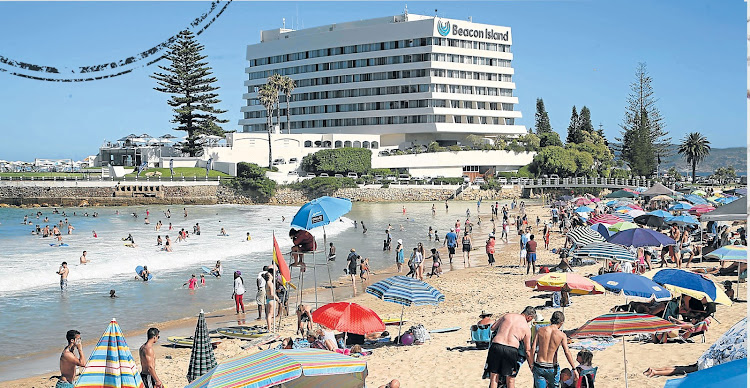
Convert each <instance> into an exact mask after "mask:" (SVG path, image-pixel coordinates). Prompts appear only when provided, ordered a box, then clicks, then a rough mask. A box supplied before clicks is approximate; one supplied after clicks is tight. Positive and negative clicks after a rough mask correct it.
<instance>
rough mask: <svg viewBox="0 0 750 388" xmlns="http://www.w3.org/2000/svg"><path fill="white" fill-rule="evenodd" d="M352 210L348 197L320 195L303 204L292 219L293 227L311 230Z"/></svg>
mask: <svg viewBox="0 0 750 388" xmlns="http://www.w3.org/2000/svg"><path fill="white" fill-rule="evenodd" d="M351 210H352V201H350V200H349V199H346V198H337V197H328V196H324V197H320V198H316V199H313V200H312V201H310V202H308V203H306V204H304V205H302V207H301V208H300V209H299V210H298V211H297V214H295V215H294V218H293V219H292V227H296V228H300V229H305V230H310V229H312V228H317V227H319V226H325V225H328V224H330V223H331V222H332V221H335V220H337V219H338V218H340V217H341V216H343V215H344V214H346V213H349V211H351Z"/></svg>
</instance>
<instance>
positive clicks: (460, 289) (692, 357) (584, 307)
mask: <svg viewBox="0 0 750 388" xmlns="http://www.w3.org/2000/svg"><path fill="white" fill-rule="evenodd" d="M511 214H514V213H511ZM527 214H528V215H529V220H536V216H537V215H540V217H541V218H542V219H543V220H546V219H548V218H549V209H546V208H542V207H541V206H529V207H527ZM475 218H476V217H472V219H475ZM530 224H535V222H531V223H530ZM491 229H492V224H491V223H490V222H489V214H483V215H482V227H481V228H478V227H475V228H474V233H473V240H474V246H475V247H474V248H475V250H474V251H473V252H472V263H471V266H470V267H469V268H464V265H463V264H462V260H461V258H460V256H458V255H457V257H456V258H454V260H453V269H454V270H452V271H449V272H445V273H444V274H443V275H442V276H441V277H439V278H437V277H433V278H428V277H425V281H427V282H428V283H430V284H431V285H433V286H434V287H436V288H437V289H439V290H440V291H441V292H443V293H444V294H445V302H444V303H441V304H440V305H438V306H419V307H410V308H406V310H405V313H404V318H405V319H407V320H408V323H407V324H406V328H408V327H409V326H411V325H416V324H420V323H421V324H423V325H424V326H425V327H426V328H427V329H428V330H433V329H440V328H449V327H455V326H460V327H461V329H460V330H458V331H455V332H451V333H444V334H433V335H432V339H431V340H429V341H427V342H426V343H425V344H423V345H415V346H394V345H388V346H380V347H377V348H376V349H375V350H374V351H373V354H372V355H370V356H367V357H366V360H367V362H368V371H369V375H368V377H367V384H368V386H371V387H377V386H379V385H381V384H384V383H386V382H387V381H389V380H390V379H393V378H397V379H399V380H400V381H401V384H402V387H437V386H442V387H454V386H462V387H463V386H466V387H479V386H485V385H487V384H488V382H489V381H488V380H482V379H481V375H482V371H483V366H484V363H485V358H486V356H487V351H486V350H474V349H473V347H472V345H471V344H468V343H467V340H468V339H469V327H470V326H471V325H472V324H475V323H476V322H477V321H478V320H479V314H480V312H481V311H483V310H484V311H486V312H491V313H493V314H494V317H495V318H497V317H499V316H500V315H501V314H503V313H507V312H516V313H517V312H520V311H521V310H522V309H523V308H524V307H525V306H528V305H531V306H543V305H544V304H545V302H546V301H547V300H549V294H548V293H542V292H536V291H533V290H532V289H529V288H526V287H525V286H524V284H523V281H524V280H525V279H527V278H528V277H529V276H527V275H526V272H525V268H524V269H520V268H518V267H517V265H518V236H516V235H515V233H514V232H513V231H512V232H511V235H512V236H511V240H510V243H509V244H507V245H506V244H504V242H502V241H500V240H498V241H497V245H496V248H497V253H496V254H495V257H496V260H497V263H496V266H495V267H489V266H488V265H487V261H486V258H487V256H486V254H485V253H484V241H485V239H486V238H487V233H488V232H490V231H491ZM425 231H426V226H425ZM537 232H538V233H537V234H538V235H541V232H540V231H537ZM425 239H426V235H425ZM537 240H539V241H540V244H539V245H540V248H539V254H538V256H539V259H538V263H540V264H557V263H558V262H559V259H558V257H557V255H554V254H552V252H551V251H547V250H544V248H543V242H541V238H537ZM563 242H564V240H563V237H562V236H561V235H560V234H559V233H557V232H556V231H555V232H554V233H552V235H551V242H550V248H557V247H561V246H562V245H563ZM406 248H407V249H409V248H410V247H406ZM441 257H442V258H443V263H444V266H445V267H449V264H448V255H447V251H445V249H441ZM715 264H716V263H703V264H699V263H694V266H695V267H702V266H707V265H715ZM598 269H599V265H590V266H586V267H577V268H576V272H577V273H579V274H581V275H586V274H591V273H596V272H597V271H598ZM395 272H396V271H395V268H390V269H388V270H386V271H379V273H377V275H376V276H375V277H373V278H372V279H371V280H370V281H369V282H368V284H371V283H372V282H374V281H377V280H379V279H382V278H385V277H388V276H392V275H394V274H395ZM734 279H735V278H731V277H716V278H715V279H714V280H715V281H717V282H719V281H723V280H734ZM335 283H336V284H335V286H336V291H337V293H338V294H337V295H338V296H337V300H338V298H342V297H343V298H346V299H347V300H350V301H353V302H356V303H359V304H362V305H364V306H367V307H370V308H372V309H373V310H375V311H376V312H377V313H378V314H379V315H380V317H381V318H397V317H398V316H399V314H400V312H401V306H400V305H397V304H393V303H387V302H383V301H381V300H378V299H376V298H375V297H373V296H372V295H369V294H365V293H364V292H363V290H364V285H362V284H361V283H359V282H358V284H357V286H358V292H357V296H352V289H351V285H350V284H351V283H349V282H347V281H345V279H343V277H342V278H339V279H337V280H336V281H335ZM746 293H747V288H746V284H742V285H741V287H740V295H741V296H740V299H742V300H743V301H742V302H739V303H734V304H733V305H732V306H718V308H717V310H718V311H717V313H716V318H717V319H718V321H716V320H715V321H714V322H713V323H712V325H711V327H710V330H709V331H708V332H707V333H706V335H705V339H706V341H705V343H703V342H701V337H700V336H698V337H694V338H693V339H692V341H693V342H690V343H684V344H678V343H670V344H664V345H657V344H650V343H648V344H647V343H643V342H631V341H630V340H626V345H625V346H626V353H627V363H628V364H627V367H628V379H629V383H630V384H631V386H633V387H654V388H656V387H662V386H663V385H664V382H665V380H666V379H668V378H665V377H660V378H647V377H645V376H643V375H642V372H643V371H644V370H645V369H646V368H648V367H662V366H672V365H689V364H692V363H694V362H695V361H696V359H697V358H698V357H699V356H700V355H701V354H702V353H703V352H704V351H705V350H706V349H707V348H708V347H709V346H710V345H711V344H712V343H713V342H714V341H715V340H716V339H717V338H718V337H719V336H721V335H722V334H723V333H724V332H725V331H726V330H727V329H729V328H730V327H731V326H732V325H734V323H736V322H737V321H739V320H740V319H741V318H742V317H745V316H746V315H747V304H746V300H747V298H746ZM323 294H325V293H323ZM246 299H248V298H246ZM248 302H249V303H248ZM624 302H625V300H624V298H622V297H620V296H616V295H612V294H609V293H608V294H604V295H585V296H575V297H573V298H572V305H571V306H569V307H567V308H566V309H565V316H566V322H565V325H564V326H563V329H564V330H570V329H574V328H576V327H579V326H580V325H582V324H583V323H585V322H586V321H587V320H589V319H591V318H594V317H596V316H598V315H601V314H604V313H607V312H609V309H610V308H612V307H613V306H615V305H618V304H623V303H624ZM246 303H248V308H247V314H246V316H245V317H242V316H239V317H238V316H237V315H235V314H234V311H232V310H221V311H214V312H212V313H211V314H210V315H211V318H209V319H208V324H209V328H210V329H213V328H215V327H219V325H221V324H222V323H224V325H227V322H234V323H233V324H236V323H237V320H238V319H243V318H245V319H246V323H247V324H248V325H252V324H255V323H259V321H255V320H254V319H255V317H256V314H257V312H256V310H255V306H254V304H252V298H249V300H246ZM222 306H223V304H222ZM293 308H294V306H293V305H292V304H291V303H290V310H292V309H293ZM539 311H540V313H541V314H542V316H543V317H544V318H545V319H548V318H549V317H550V316H551V314H552V312H554V311H556V309H552V308H545V309H543V310H539ZM104 325H105V324H104V323H103V324H102V327H104ZM194 325H195V320H194V319H184V320H180V321H173V322H165V323H159V324H155V326H156V327H159V328H160V329H162V330H163V332H167V331H168V332H170V333H180V334H182V335H192V332H193V330H194ZM295 329H296V317H294V316H292V317H286V318H285V319H283V320H282V324H281V331H280V333H279V334H281V335H282V336H293V332H294V331H295ZM387 329H388V330H389V331H390V332H391V334H393V335H395V334H396V333H397V331H398V328H397V326H395V327H394V326H388V327H387ZM129 334H130V335H132V334H134V333H129ZM142 337H143V340H145V335H142ZM143 340H141V341H140V342H132V341H131V342H129V346H130V348H131V351H132V352H133V353H134V354H135V355H136V358H137V349H138V347H139V346H140V345H141V344H142V342H143ZM32 341H33V340H32ZM160 343H161V344H165V343H166V336H165V335H162V341H161V342H160ZM241 345H242V341H240V340H226V339H225V340H223V341H222V343H221V344H219V345H218V347H217V349H216V350H215V355H216V358H217V360H218V361H219V362H222V361H223V360H225V359H227V358H230V357H234V356H239V355H247V354H252V353H254V352H256V351H258V348H257V347H256V348H254V349H253V348H249V349H246V350H243V349H242V348H241ZM275 345H277V344H273V345H272V346H275ZM30 346H33V344H32V343H30ZM454 347H465V348H466V350H465V351H459V350H452V351H451V350H448V349H447V348H454ZM90 349H91V346H90V345H89V346H88V347H84V351H85V352H86V355H87V356H88V353H89V352H90ZM573 352H575V351H573ZM560 356H561V357H562V358H561V359H564V357H563V356H562V354H560ZM156 358H157V372H158V374H159V376H160V377H161V379H162V381H163V382H164V383H165V384H166V386H168V387H172V388H174V387H182V386H184V385H186V384H187V380H186V378H185V374H186V371H187V367H188V363H189V359H190V349H184V348H183V349H180V348H171V347H168V346H158V347H157V348H156ZM593 365H594V366H597V367H598V368H599V370H598V374H597V378H596V384H597V386H598V387H620V386H624V369H623V367H624V365H623V348H622V344H621V343H617V344H615V346H611V347H609V348H607V349H605V350H603V351H595V352H594V360H593ZM561 366H562V367H569V366H568V365H567V362H562V363H561ZM55 374H57V373H48V374H45V375H40V376H34V377H30V378H25V379H21V380H14V381H7V382H2V383H0V388H21V387H23V388H27V387H54V385H55V382H56V379H52V380H50V379H49V378H50V376H52V375H55ZM517 384H518V386H520V387H531V386H532V385H533V383H532V376H531V372H530V371H529V369H528V367H527V366H524V367H523V368H522V369H521V372H520V373H519V375H518V378H517Z"/></svg>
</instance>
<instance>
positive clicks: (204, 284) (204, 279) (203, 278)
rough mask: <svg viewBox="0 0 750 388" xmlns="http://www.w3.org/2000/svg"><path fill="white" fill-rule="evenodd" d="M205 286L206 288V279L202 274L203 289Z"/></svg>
mask: <svg viewBox="0 0 750 388" xmlns="http://www.w3.org/2000/svg"><path fill="white" fill-rule="evenodd" d="M205 286H206V277H205V276H203V274H201V287H205Z"/></svg>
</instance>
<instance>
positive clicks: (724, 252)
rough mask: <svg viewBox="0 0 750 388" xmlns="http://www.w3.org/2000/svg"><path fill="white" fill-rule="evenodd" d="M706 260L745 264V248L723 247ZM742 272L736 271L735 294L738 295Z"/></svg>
mask: <svg viewBox="0 0 750 388" xmlns="http://www.w3.org/2000/svg"><path fill="white" fill-rule="evenodd" d="M706 257H707V258H714V259H719V260H721V261H736V262H739V263H745V264H747V246H745V245H725V246H723V247H721V248H719V249H717V250H715V251H713V252H711V253H709V254H707V255H706ZM741 275H742V271H740V270H739V268H738V269H737V294H736V295H738V294H739V293H740V276H741Z"/></svg>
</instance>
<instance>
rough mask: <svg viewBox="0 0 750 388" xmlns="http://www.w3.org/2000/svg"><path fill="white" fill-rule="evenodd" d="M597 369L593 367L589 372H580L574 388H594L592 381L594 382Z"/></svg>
mask: <svg viewBox="0 0 750 388" xmlns="http://www.w3.org/2000/svg"><path fill="white" fill-rule="evenodd" d="M597 370H599V367H598V366H597V367H594V368H591V369H589V370H581V371H580V372H579V376H578V382H576V388H594V380H596V371H597Z"/></svg>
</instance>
